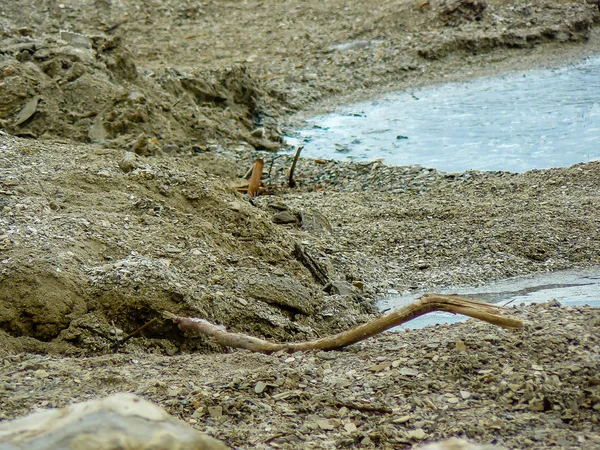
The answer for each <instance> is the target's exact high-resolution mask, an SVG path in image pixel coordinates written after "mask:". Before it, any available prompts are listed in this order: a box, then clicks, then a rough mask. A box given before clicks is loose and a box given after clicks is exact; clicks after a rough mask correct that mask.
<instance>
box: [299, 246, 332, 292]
mask: <svg viewBox="0 0 600 450" xmlns="http://www.w3.org/2000/svg"><path fill="white" fill-rule="evenodd" d="M294 256H295V257H296V259H297V260H298V261H300V262H301V263H302V265H303V266H304V267H306V268H307V269H308V270H309V271H310V273H311V274H312V276H313V277H315V280H317V281H318V282H319V283H321V284H322V285H323V286H327V285H328V284H329V283H331V279H330V278H329V276H328V275H327V271H326V270H325V269H324V268H323V267H321V265H320V264H319V263H318V262H317V261H315V259H314V258H313V257H312V256H310V255H309V254H308V253H307V252H306V250H305V249H304V248H302V246H300V245H298V244H296V245H295V246H294Z"/></svg>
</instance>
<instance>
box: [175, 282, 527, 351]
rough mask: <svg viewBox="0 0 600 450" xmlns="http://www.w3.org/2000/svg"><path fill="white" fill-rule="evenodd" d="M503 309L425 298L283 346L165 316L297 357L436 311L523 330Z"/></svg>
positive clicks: (184, 326) (232, 341)
mask: <svg viewBox="0 0 600 450" xmlns="http://www.w3.org/2000/svg"><path fill="white" fill-rule="evenodd" d="M502 309H503V308H502V307H501V306H496V305H490V304H488V303H481V302H476V301H473V300H469V299H466V298H464V297H459V296H457V295H439V294H425V295H424V296H423V297H421V298H420V299H419V300H417V301H416V302H415V303H412V304H410V305H407V306H404V307H402V308H399V309H397V310H396V311H393V312H391V313H388V314H385V315H383V316H381V317H378V318H376V319H374V320H373V321H371V322H368V323H365V324H362V325H359V326H357V327H355V328H352V329H351V330H348V331H344V332H342V333H339V334H335V335H333V336H328V337H324V338H321V339H317V340H314V341H308V342H291V343H283V344H278V343H273V342H269V341H265V340H263V339H259V338H256V337H253V336H248V335H245V334H240V333H230V332H228V331H227V330H226V329H225V327H223V326H221V325H214V324H212V323H210V322H208V321H206V320H204V319H194V318H189V317H180V316H177V315H175V314H172V313H170V312H164V313H163V314H164V316H165V317H166V318H168V319H171V320H173V321H174V322H176V323H177V324H178V325H179V329H180V330H182V331H184V332H187V333H191V334H206V335H208V336H211V337H212V338H214V339H215V340H216V341H217V342H218V343H219V344H221V345H224V346H227V347H234V348H244V349H247V350H251V351H253V352H260V353H273V352H277V351H281V350H283V351H287V352H290V353H293V352H297V351H307V350H335V349H340V348H343V347H346V346H348V345H351V344H355V343H356V342H360V341H362V340H365V339H367V338H370V337H372V336H375V335H377V334H379V333H381V332H383V331H385V330H389V329H390V328H393V327H396V326H398V325H401V324H403V323H405V322H408V321H410V320H413V319H415V318H417V317H419V316H422V315H424V314H427V313H430V312H434V311H445V312H450V313H454V314H464V315H465V316H469V317H473V318H475V319H479V320H483V321H485V322H489V323H491V324H494V325H498V326H500V327H503V328H521V327H523V322H521V321H520V320H518V319H513V318H510V317H506V316H503V315H501V314H500V310H502Z"/></svg>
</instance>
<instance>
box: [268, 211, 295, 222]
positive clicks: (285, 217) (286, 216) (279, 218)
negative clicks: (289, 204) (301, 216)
mask: <svg viewBox="0 0 600 450" xmlns="http://www.w3.org/2000/svg"><path fill="white" fill-rule="evenodd" d="M273 222H274V223H277V224H280V225H285V224H289V223H296V222H297V220H296V218H295V217H294V216H293V215H292V214H290V213H289V212H288V211H281V212H278V213H277V214H275V215H274V216H273Z"/></svg>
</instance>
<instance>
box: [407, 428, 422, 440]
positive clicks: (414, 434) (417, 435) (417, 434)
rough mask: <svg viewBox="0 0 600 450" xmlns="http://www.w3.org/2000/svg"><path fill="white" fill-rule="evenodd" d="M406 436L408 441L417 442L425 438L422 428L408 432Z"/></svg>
mask: <svg viewBox="0 0 600 450" xmlns="http://www.w3.org/2000/svg"><path fill="white" fill-rule="evenodd" d="M406 434H407V436H408V437H409V438H410V439H415V440H418V441H420V440H423V439H425V436H426V434H425V431H423V429H422V428H417V429H416V430H410V431H409V432H408V433H406Z"/></svg>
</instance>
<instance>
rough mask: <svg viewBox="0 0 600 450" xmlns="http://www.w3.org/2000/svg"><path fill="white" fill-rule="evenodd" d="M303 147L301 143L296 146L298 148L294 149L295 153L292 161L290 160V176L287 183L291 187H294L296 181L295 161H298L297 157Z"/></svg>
mask: <svg viewBox="0 0 600 450" xmlns="http://www.w3.org/2000/svg"><path fill="white" fill-rule="evenodd" d="M303 148H304V146H302V145H300V146H298V148H297V149H296V154H295V155H294V161H292V167H291V168H290V177H289V179H288V185H289V186H290V187H291V188H295V187H296V182H295V181H294V170H296V163H297V162H298V158H300V152H301V151H302V149H303Z"/></svg>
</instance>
